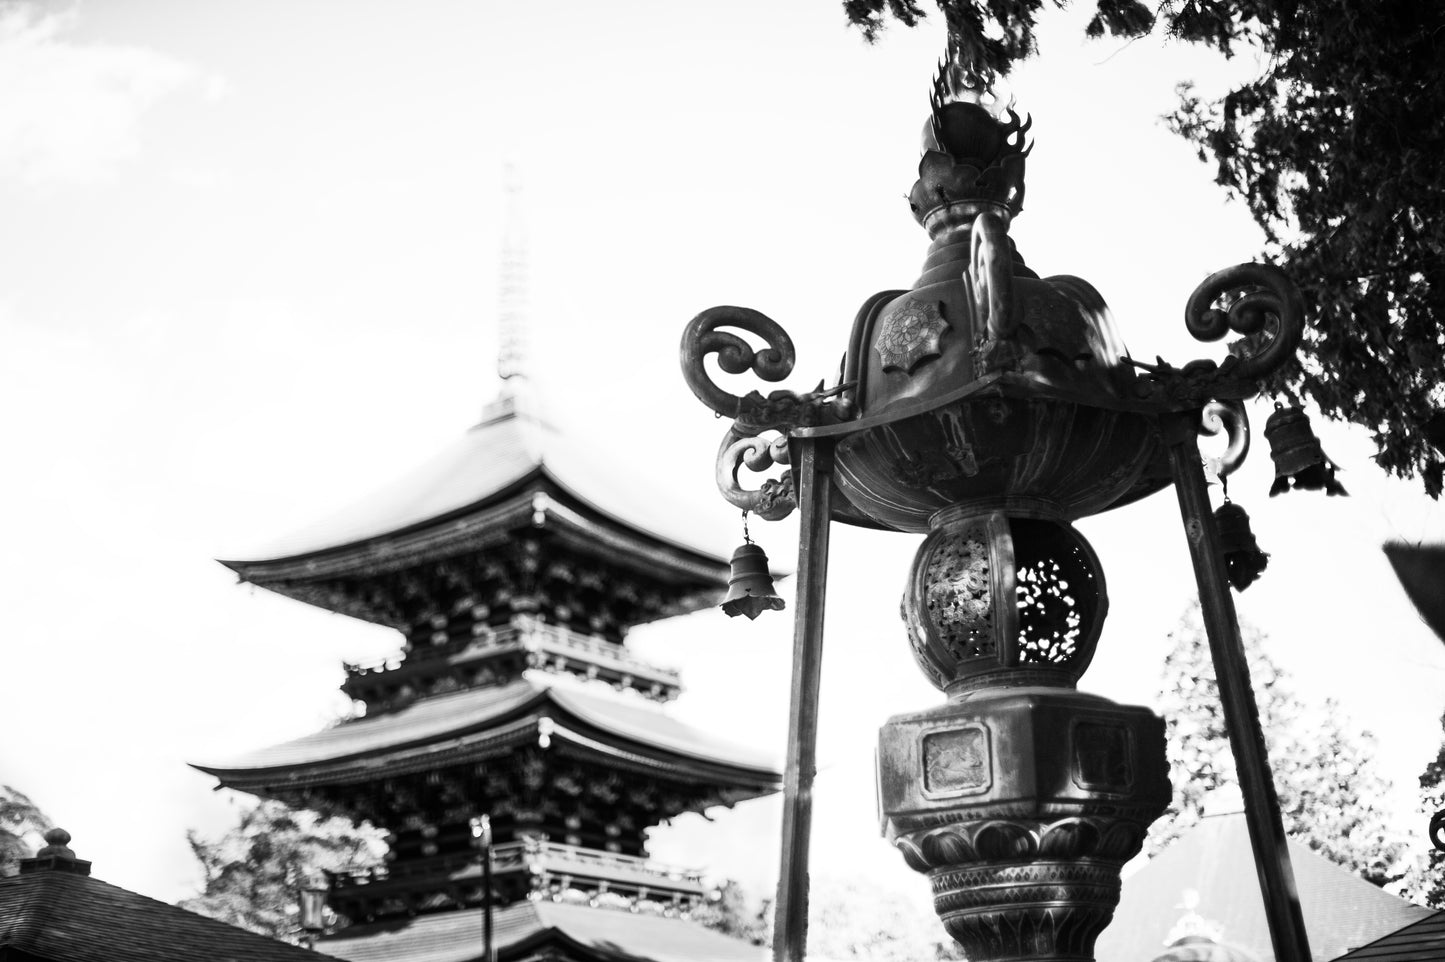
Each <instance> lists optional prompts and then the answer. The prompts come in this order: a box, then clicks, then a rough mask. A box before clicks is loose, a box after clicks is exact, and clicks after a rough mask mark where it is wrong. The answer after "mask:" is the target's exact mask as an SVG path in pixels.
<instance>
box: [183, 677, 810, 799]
mask: <svg viewBox="0 0 1445 962" xmlns="http://www.w3.org/2000/svg"><path fill="white" fill-rule="evenodd" d="M524 683H525V684H533V683H532V682H524ZM458 694H466V693H458ZM440 697H442V698H448V697H455V696H440ZM379 717H383V718H384V717H387V716H379ZM544 719H545V720H547V721H548V723H549V724H548V726H547V728H548V737H549V738H552V739H556V740H560V741H566V742H569V743H570V744H572V745H574V746H576V747H577V748H578V749H580V750H582V751H583V752H585V753H590V754H596V755H599V756H606V755H611V756H613V757H616V758H622V757H624V756H625V758H626V759H627V760H629V761H630V762H632V763H633V764H634V765H640V766H642V767H651V768H657V769H659V770H661V769H673V770H676V771H678V772H679V773H684V774H687V775H689V776H691V777H694V778H699V779H703V780H707V781H718V782H720V783H721V784H726V785H729V786H735V787H738V788H748V789H756V790H757V793H758V794H767V793H768V792H769V791H776V790H777V788H779V787H781V780H782V772H781V770H780V769H779V768H778V766H777V765H776V764H769V763H763V762H760V761H757V760H749V759H743V758H737V757H728V756H727V754H725V753H726V751H727V750H728V749H731V748H733V746H728V745H721V744H719V745H713V746H709V745H707V744H705V743H698V744H695V745H688V744H682V743H680V742H679V741H678V740H676V739H667V738H656V737H649V736H650V735H652V734H653V733H652V732H650V731H647V730H646V729H645V728H644V727H642V726H633V727H630V728H629V727H628V726H625V725H610V724H609V720H608V719H607V717H606V715H605V713H599V712H597V711H587V710H586V708H585V702H584V704H583V707H582V708H581V709H579V707H578V705H577V701H576V699H574V698H568V697H567V694H566V693H565V692H562V693H559V692H558V690H557V689H556V688H554V687H553V686H551V685H537V686H535V688H534V690H533V692H532V693H531V694H530V695H528V696H526V697H524V698H521V699H518V700H517V701H516V702H514V703H513V704H510V705H507V706H506V707H505V708H504V709H502V710H501V711H498V712H497V713H496V714H494V715H491V716H487V717H483V718H479V719H476V720H474V721H471V722H464V723H462V724H460V725H458V726H457V727H455V728H451V729H446V730H435V731H428V732H424V733H422V734H419V735H417V736H416V737H413V738H401V739H398V740H397V741H396V742H394V743H388V744H381V745H377V746H375V747H371V748H367V749H363V750H359V751H351V752H338V753H336V754H332V755H329V756H327V755H318V756H316V757H312V758H304V759H301V760H298V761H293V762H286V763H282V764H273V765H240V764H230V765H227V764H215V765H207V764H201V763H195V762H191V763H188V764H190V766H191V767H192V768H194V769H196V770H197V771H200V772H203V773H205V774H207V775H211V776H212V777H214V778H217V779H219V780H220V781H221V782H222V784H224V785H226V786H227V787H231V788H242V789H245V790H248V791H249V790H252V789H255V788H259V787H263V786H268V787H271V788H274V789H279V790H285V789H287V788H304V787H309V786H317V785H325V784H349V783H352V782H356V781H362V780H366V779H372V778H377V777H385V776H387V775H391V774H397V773H404V770H408V769H413V768H415V769H416V770H418V771H420V770H423V769H424V768H427V767H432V766H434V765H435V764H436V763H437V761H438V758H437V756H438V753H439V752H442V751H444V750H445V749H443V748H441V747H440V746H443V745H445V744H447V743H451V744H450V747H451V748H454V749H456V750H457V752H458V753H459V754H460V755H464V756H466V757H472V756H474V755H478V754H482V755H485V754H495V753H499V752H505V751H510V750H512V749H513V748H514V747H515V745H516V744H517V743H518V742H519V741H525V740H527V739H531V738H536V737H538V735H539V733H540V731H541V723H542V721H543V720H544ZM365 722H366V719H360V720H358V721H357V722H353V723H351V724H365ZM686 731H687V733H689V734H690V733H691V730H686ZM278 747H279V746H278Z"/></svg>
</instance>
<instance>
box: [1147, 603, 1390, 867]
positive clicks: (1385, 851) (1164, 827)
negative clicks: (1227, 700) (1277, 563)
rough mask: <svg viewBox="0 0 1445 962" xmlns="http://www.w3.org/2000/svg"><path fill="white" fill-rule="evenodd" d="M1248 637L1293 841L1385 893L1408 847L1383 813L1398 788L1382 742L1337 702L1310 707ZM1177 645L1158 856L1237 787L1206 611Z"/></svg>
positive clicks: (1184, 627) (1153, 847)
mask: <svg viewBox="0 0 1445 962" xmlns="http://www.w3.org/2000/svg"><path fill="white" fill-rule="evenodd" d="M1241 628H1242V633H1243V636H1244V647H1245V654H1246V660H1247V661H1248V663H1249V671H1250V678H1251V682H1252V683H1253V686H1254V694H1255V700H1256V702H1257V703H1258V706H1259V714H1260V722H1261V726H1262V728H1263V730H1264V736H1265V747H1266V749H1267V751H1268V753H1269V761H1270V767H1271V769H1272V770H1273V772H1274V782H1275V790H1276V792H1278V794H1279V802H1280V815H1281V817H1282V820H1283V821H1284V827H1285V831H1286V832H1287V833H1288V834H1289V835H1290V836H1291V837H1292V838H1294V839H1295V840H1297V841H1300V842H1303V843H1304V844H1306V845H1308V846H1309V847H1310V848H1312V849H1314V850H1315V851H1317V852H1319V853H1320V854H1321V855H1323V856H1325V857H1326V858H1329V859H1330V860H1331V861H1334V862H1336V863H1338V864H1340V865H1343V866H1344V867H1345V868H1348V869H1349V870H1350V871H1352V872H1354V873H1356V874H1357V875H1360V876H1361V877H1363V878H1365V879H1367V880H1368V881H1370V882H1373V883H1375V884H1376V885H1384V884H1386V883H1389V882H1393V881H1395V880H1397V879H1398V878H1399V876H1400V874H1401V873H1402V871H1403V863H1402V860H1403V859H1404V857H1405V846H1404V844H1403V843H1402V842H1401V841H1400V840H1399V839H1398V838H1396V836H1395V833H1394V832H1393V831H1392V830H1391V829H1390V827H1389V819H1388V817H1387V814H1386V812H1385V811H1384V809H1383V807H1382V806H1383V803H1384V800H1385V797H1386V795H1387V794H1388V792H1389V789H1390V786H1389V783H1388V782H1387V781H1386V780H1385V779H1383V778H1382V777H1380V775H1379V774H1378V773H1377V772H1376V771H1375V769H1374V766H1373V763H1372V761H1371V758H1372V756H1373V755H1374V754H1375V739H1374V736H1373V735H1371V734H1370V733H1369V732H1358V731H1357V730H1356V729H1355V728H1354V727H1353V726H1352V725H1351V724H1350V722H1349V719H1348V718H1347V717H1345V715H1344V713H1343V712H1342V711H1341V709H1340V706H1339V704H1338V703H1337V702H1335V701H1334V700H1333V699H1330V700H1327V701H1326V702H1325V703H1324V704H1323V705H1319V706H1311V705H1309V704H1308V703H1306V702H1304V701H1303V700H1301V699H1300V698H1299V696H1298V695H1296V694H1295V692H1294V691H1293V690H1292V688H1291V687H1290V683H1289V679H1288V677H1287V676H1286V675H1285V673H1284V672H1283V671H1282V670H1281V669H1280V668H1279V666H1278V665H1276V664H1275V663H1274V661H1273V659H1271V658H1270V657H1269V655H1268V654H1267V652H1266V651H1265V647H1266V639H1265V637H1264V636H1263V635H1262V634H1261V633H1260V632H1259V631H1258V630H1257V629H1255V628H1253V627H1251V626H1248V625H1242V626H1241ZM1170 640H1171V641H1172V643H1173V644H1172V647H1171V649H1170V651H1169V655H1168V656H1167V657H1166V658H1165V661H1164V679H1163V684H1162V686H1161V689H1160V692H1159V698H1158V704H1157V706H1156V708H1157V709H1158V710H1159V712H1160V713H1161V714H1162V715H1163V716H1164V719H1165V725H1166V731H1167V739H1168V750H1169V778H1170V781H1171V782H1172V784H1173V786H1174V799H1173V801H1172V802H1171V803H1170V806H1169V810H1168V811H1167V812H1166V813H1165V815H1164V817H1163V818H1161V819H1160V820H1159V821H1158V822H1156V823H1155V825H1154V828H1153V830H1152V831H1151V833H1150V836H1149V842H1148V844H1147V848H1146V850H1147V851H1149V852H1150V853H1151V854H1153V853H1157V852H1158V851H1159V850H1161V849H1162V848H1163V847H1164V846H1166V845H1168V844H1169V843H1170V842H1172V841H1173V840H1174V839H1176V838H1178V837H1179V836H1180V835H1181V834H1182V833H1183V832H1184V831H1186V830H1187V829H1188V828H1190V827H1191V826H1193V825H1195V824H1196V823H1197V822H1198V821H1199V819H1200V818H1201V817H1202V816H1203V814H1205V813H1204V799H1205V796H1206V795H1208V793H1209V792H1210V791H1211V790H1213V789H1216V788H1219V787H1221V786H1223V785H1236V784H1238V777H1237V775H1236V772H1235V767H1234V756H1233V754H1232V752H1231V751H1230V748H1229V741H1228V734H1227V729H1226V727H1225V724H1224V713H1223V710H1222V708H1221V707H1220V704H1219V686H1218V683H1217V682H1216V681H1215V674H1214V666H1213V663H1212V661H1211V660H1210V656H1209V642H1208V640H1207V639H1206V636H1205V633H1204V625H1203V619H1202V617H1201V614H1200V611H1199V606H1198V605H1197V604H1195V605H1194V606H1192V607H1191V608H1190V609H1189V610H1188V611H1187V612H1186V613H1185V615H1184V617H1183V619H1181V621H1180V623H1179V626H1178V627H1177V628H1176V629H1175V630H1174V631H1173V632H1172V633H1171V634H1170Z"/></svg>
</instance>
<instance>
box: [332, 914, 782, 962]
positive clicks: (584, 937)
mask: <svg viewBox="0 0 1445 962" xmlns="http://www.w3.org/2000/svg"><path fill="white" fill-rule="evenodd" d="M493 924H494V926H495V929H494V938H495V939H496V943H495V944H496V949H497V955H498V957H499V958H500V959H502V960H503V962H507V960H511V959H537V958H566V959H596V960H599V962H697V960H699V959H706V960H708V962H762V960H763V959H764V958H765V957H766V956H767V952H766V950H764V949H761V948H759V947H757V946H754V945H750V944H748V943H747V942H744V941H742V940H740V939H735V938H732V937H730V936H726V935H723V934H721V933H720V932H715V931H713V930H712V929H708V928H704V927H703V926H702V925H700V924H698V923H696V922H689V921H684V920H683V919H678V918H665V917H662V916H657V915H646V914H640V913H633V912H627V911H619V910H617V909H596V908H589V907H588V906H586V905H569V904H566V903H558V902H547V901H535V902H534V901H525V902H518V903H516V904H513V905H509V906H506V907H505V908H501V909H498V910H497V912H496V916H495V918H494V920H493ZM481 931H482V910H481V909H468V910H464V911H459V912H440V913H436V914H432V915H422V916H418V917H416V918H412V919H407V920H406V921H405V922H403V923H401V924H396V923H393V922H376V923H372V924H369V925H354V926H351V927H350V928H346V929H342V930H341V931H340V932H338V933H336V934H335V935H333V936H329V937H327V938H325V939H322V940H321V941H320V942H318V943H317V946H316V948H317V950H318V951H320V952H324V953H325V954H327V955H331V956H335V957H337V958H342V959H348V960H350V962H389V960H392V959H407V960H409V962H475V960H477V959H478V958H480V955H481V936H480V933H481Z"/></svg>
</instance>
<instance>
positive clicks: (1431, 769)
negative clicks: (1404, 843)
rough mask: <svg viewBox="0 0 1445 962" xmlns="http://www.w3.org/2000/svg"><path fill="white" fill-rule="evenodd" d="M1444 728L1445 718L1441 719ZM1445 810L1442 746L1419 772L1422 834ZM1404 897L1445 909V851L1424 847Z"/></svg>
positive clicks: (1444, 747)
mask: <svg viewBox="0 0 1445 962" xmlns="http://www.w3.org/2000/svg"><path fill="white" fill-rule="evenodd" d="M1440 727H1441V728H1442V729H1445V718H1441V719H1440ZM1442 810H1445V744H1442V745H1441V746H1440V751H1439V753H1438V754H1437V755H1436V756H1435V759H1434V761H1432V762H1430V764H1429V765H1426V766H1425V770H1424V771H1423V772H1421V773H1420V812H1419V816H1418V819H1419V820H1418V822H1417V824H1418V825H1419V831H1420V833H1421V835H1422V836H1423V835H1424V834H1425V832H1426V829H1427V827H1428V826H1429V824H1430V819H1431V818H1432V817H1433V816H1434V815H1435V813H1436V812H1439V811H1442ZM1402 894H1403V895H1405V897H1407V898H1410V899H1413V900H1415V901H1416V902H1419V903H1420V904H1421V905H1428V906H1430V907H1431V908H1432V909H1445V852H1441V851H1439V850H1437V849H1436V848H1435V847H1434V846H1433V845H1430V846H1422V847H1421V851H1420V853H1419V854H1418V855H1417V856H1416V857H1415V859H1414V860H1413V861H1412V862H1411V864H1410V867H1409V870H1408V871H1406V873H1405V882H1404V886H1403V892H1402Z"/></svg>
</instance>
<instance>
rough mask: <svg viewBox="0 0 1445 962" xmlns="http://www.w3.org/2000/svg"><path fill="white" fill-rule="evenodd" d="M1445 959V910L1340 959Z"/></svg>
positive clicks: (1412, 961) (1410, 961) (1345, 961)
mask: <svg viewBox="0 0 1445 962" xmlns="http://www.w3.org/2000/svg"><path fill="white" fill-rule="evenodd" d="M1441 959H1445V912H1435V913H1433V914H1431V915H1428V916H1426V917H1425V918H1423V919H1421V920H1420V921H1418V922H1416V923H1415V924H1413V925H1407V926H1405V927H1404V928H1403V929H1397V930H1396V931H1394V932H1391V933H1390V934H1389V935H1387V936H1385V937H1383V938H1380V939H1376V940H1375V941H1374V942H1371V943H1370V944H1369V945H1364V946H1361V947H1360V948H1358V949H1356V950H1355V951H1353V952H1349V953H1347V954H1345V955H1342V956H1340V957H1339V960H1338V962H1440V960H1441Z"/></svg>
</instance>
